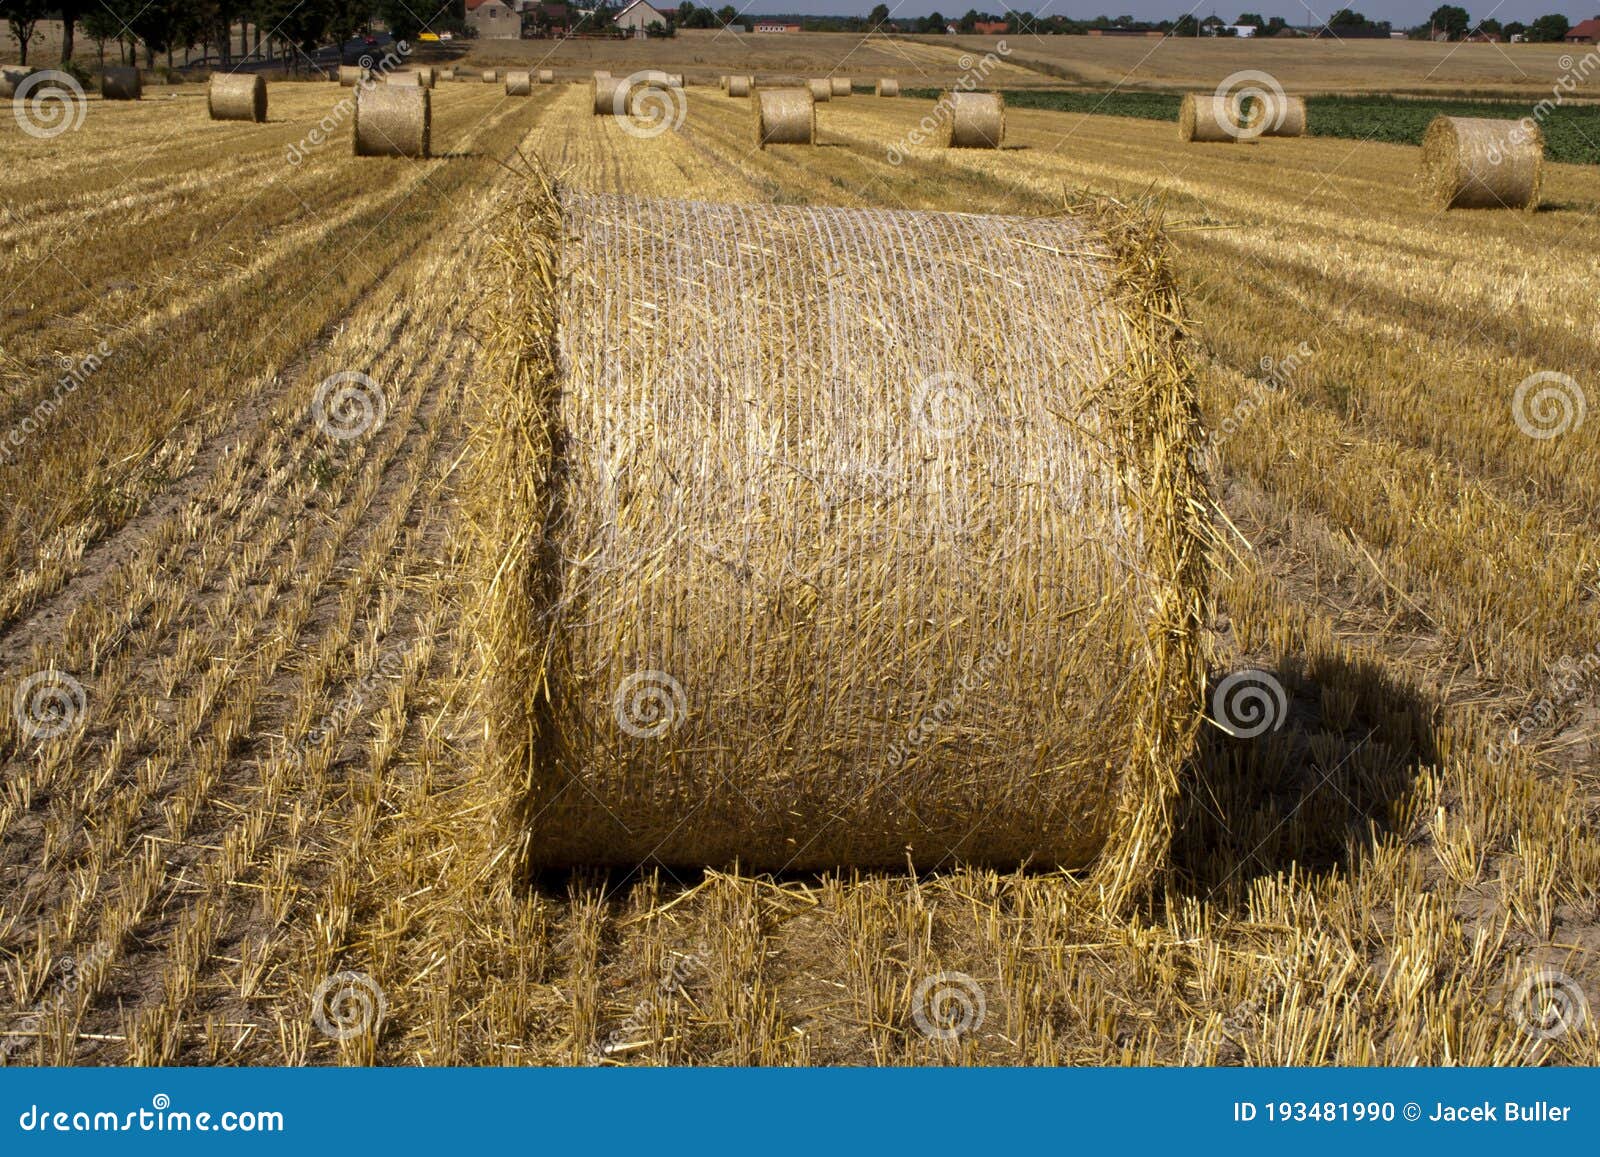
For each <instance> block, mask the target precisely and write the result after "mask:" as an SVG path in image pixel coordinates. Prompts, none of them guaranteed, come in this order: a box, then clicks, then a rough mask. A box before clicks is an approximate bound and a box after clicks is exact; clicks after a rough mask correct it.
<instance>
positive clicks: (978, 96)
mask: <svg viewBox="0 0 1600 1157" xmlns="http://www.w3.org/2000/svg"><path fill="white" fill-rule="evenodd" d="M939 103H940V105H942V106H944V107H946V108H948V109H949V115H948V116H946V117H945V118H943V125H944V128H943V142H944V147H945V148H947V149H998V148H999V147H1000V144H1001V142H1002V141H1004V140H1005V136H1006V100H1005V97H1003V96H1001V95H1000V94H999V93H997V92H947V93H945V94H943V95H942V96H941V97H940V98H939Z"/></svg>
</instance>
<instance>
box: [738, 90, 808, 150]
mask: <svg viewBox="0 0 1600 1157" xmlns="http://www.w3.org/2000/svg"><path fill="white" fill-rule="evenodd" d="M750 104H751V108H752V109H753V111H754V113H755V128H756V145H757V147H759V148H763V149H764V148H766V147H767V146H768V145H814V144H816V143H817V102H816V100H815V99H814V98H813V95H812V91H811V90H810V89H807V88H763V89H759V90H757V92H756V93H755V99H754V100H752V101H751V102H750Z"/></svg>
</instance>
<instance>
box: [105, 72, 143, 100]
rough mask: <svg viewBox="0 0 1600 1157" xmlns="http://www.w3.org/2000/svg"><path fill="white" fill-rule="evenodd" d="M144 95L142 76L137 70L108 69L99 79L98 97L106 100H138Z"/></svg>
mask: <svg viewBox="0 0 1600 1157" xmlns="http://www.w3.org/2000/svg"><path fill="white" fill-rule="evenodd" d="M143 93H144V75H143V74H142V73H141V72H140V71H139V70H138V69H137V68H108V69H106V70H105V73H104V74H103V75H102V76H101V77H100V95H101V96H102V97H103V98H104V99H106V100H138V99H139V97H140V96H141V95H142V94H143Z"/></svg>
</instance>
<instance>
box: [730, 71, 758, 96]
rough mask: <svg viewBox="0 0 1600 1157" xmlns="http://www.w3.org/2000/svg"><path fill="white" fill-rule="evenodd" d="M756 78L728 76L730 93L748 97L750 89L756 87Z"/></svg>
mask: <svg viewBox="0 0 1600 1157" xmlns="http://www.w3.org/2000/svg"><path fill="white" fill-rule="evenodd" d="M755 83H756V78H755V77H753V76H730V77H729V78H728V95H729V96H733V97H748V96H749V95H750V90H751V89H753V88H754V87H755Z"/></svg>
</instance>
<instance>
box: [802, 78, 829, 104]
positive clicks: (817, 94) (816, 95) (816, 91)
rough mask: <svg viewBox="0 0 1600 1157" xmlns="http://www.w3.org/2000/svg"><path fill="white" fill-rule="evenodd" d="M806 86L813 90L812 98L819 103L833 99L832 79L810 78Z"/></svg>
mask: <svg viewBox="0 0 1600 1157" xmlns="http://www.w3.org/2000/svg"><path fill="white" fill-rule="evenodd" d="M806 88H808V89H810V90H811V99H812V100H813V101H815V102H816V103H818V104H821V103H822V102H823V101H826V100H832V99H833V82H832V81H831V80H826V79H823V80H808V81H806Z"/></svg>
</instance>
